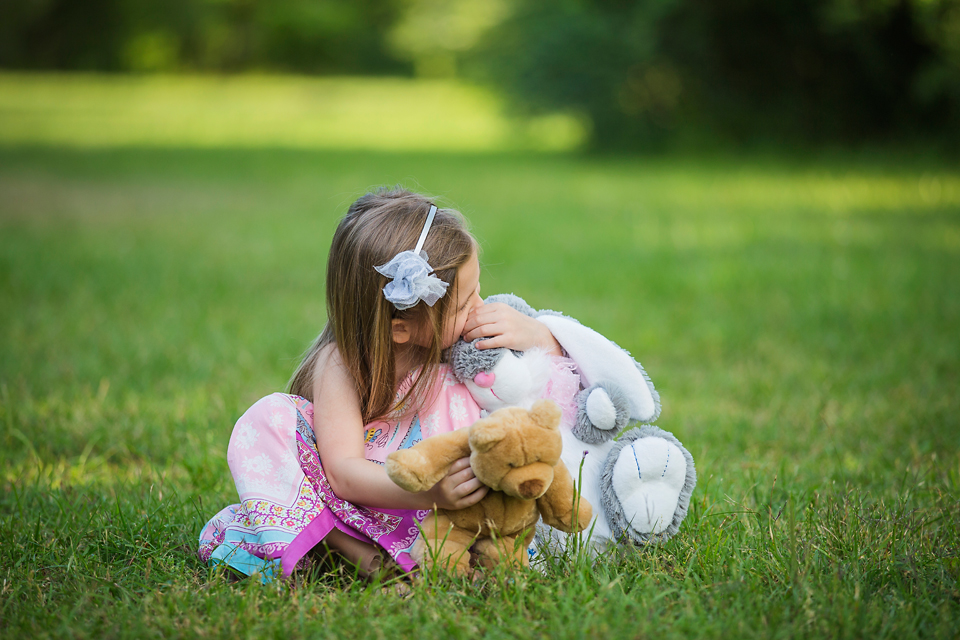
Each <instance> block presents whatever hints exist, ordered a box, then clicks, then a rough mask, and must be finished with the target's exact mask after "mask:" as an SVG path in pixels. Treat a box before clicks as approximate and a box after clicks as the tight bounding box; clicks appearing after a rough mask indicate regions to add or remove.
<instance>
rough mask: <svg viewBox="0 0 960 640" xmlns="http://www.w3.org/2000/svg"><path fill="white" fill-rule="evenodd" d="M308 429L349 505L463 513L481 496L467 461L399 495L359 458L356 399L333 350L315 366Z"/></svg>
mask: <svg viewBox="0 0 960 640" xmlns="http://www.w3.org/2000/svg"><path fill="white" fill-rule="evenodd" d="M313 429H314V432H315V433H316V436H317V451H318V452H319V454H320V461H321V463H322V464H323V470H324V472H325V473H326V476H327V481H328V482H329V483H330V486H331V487H332V488H333V491H334V493H336V494H337V496H339V497H340V498H342V499H343V500H346V501H348V502H352V503H354V504H360V505H364V506H367V507H374V508H381V509H432V508H433V507H434V505H436V506H438V507H440V508H443V509H462V508H464V507H468V506H470V505H472V504H474V503H476V502H478V501H479V500H480V499H481V498H482V497H483V496H484V495H485V494H486V487H484V486H483V485H482V484H481V483H480V481H479V480H477V479H476V478H475V477H474V475H473V470H472V469H471V468H470V459H469V458H462V459H460V460H458V461H457V462H455V463H454V465H453V467H451V469H450V473H449V474H447V476H446V477H445V478H444V479H443V480H441V481H440V482H438V483H437V484H436V485H435V486H434V487H433V488H431V489H429V490H427V491H423V492H421V493H410V492H409V491H404V490H403V489H401V488H400V487H398V486H397V485H395V484H394V483H393V482H392V481H391V480H390V478H388V477H387V472H386V471H385V470H384V468H383V467H381V466H380V465H378V464H377V463H375V462H371V461H370V460H367V459H366V458H364V448H363V418H362V416H361V413H360V398H359V396H358V394H357V390H356V387H355V386H354V382H353V379H352V378H351V376H350V374H349V372H348V371H347V369H346V367H344V365H343V362H342V361H341V360H340V355H339V353H338V352H337V350H336V348H335V347H333V346H330V347H327V348H326V349H325V350H323V351H322V352H321V353H320V354H319V355H318V357H317V361H316V362H315V364H314V384H313Z"/></svg>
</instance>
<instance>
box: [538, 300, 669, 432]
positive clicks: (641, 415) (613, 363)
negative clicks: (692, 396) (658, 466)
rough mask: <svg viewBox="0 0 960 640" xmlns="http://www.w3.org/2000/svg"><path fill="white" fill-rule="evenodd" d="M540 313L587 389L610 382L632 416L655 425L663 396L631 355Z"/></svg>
mask: <svg viewBox="0 0 960 640" xmlns="http://www.w3.org/2000/svg"><path fill="white" fill-rule="evenodd" d="M554 314H555V312H549V311H547V312H540V314H539V315H537V320H539V321H540V322H542V323H543V324H545V325H547V328H548V329H550V332H551V333H552V334H553V337H554V338H556V339H557V342H559V343H560V346H562V347H563V348H564V350H565V351H566V352H567V354H568V355H569V356H570V358H571V359H572V360H573V361H574V362H576V363H577V369H578V370H579V371H580V376H581V378H582V379H583V383H584V386H585V387H589V386H591V385H594V384H596V383H598V382H601V381H604V380H609V381H615V382H616V384H617V385H618V386H619V387H620V388H621V389H622V390H623V391H624V393H625V395H626V397H627V399H628V401H629V405H630V417H631V418H632V419H634V420H637V421H640V422H652V421H654V420H656V418H657V416H658V415H659V414H660V396H659V394H658V393H657V392H656V391H655V390H654V388H653V384H652V383H651V382H650V379H649V377H647V375H646V372H645V371H644V370H643V368H642V367H640V365H639V363H638V362H636V361H635V360H634V359H633V358H632V357H631V356H630V354H628V353H627V352H626V351H624V350H623V349H622V348H621V347H620V346H618V345H617V344H616V343H615V342H612V341H611V340H609V339H607V338H605V337H604V336H602V335H601V334H599V333H597V332H596V331H594V330H593V329H591V328H589V327H586V326H584V325H582V324H580V323H579V322H577V321H576V320H574V319H573V318H568V317H566V316H562V315H554Z"/></svg>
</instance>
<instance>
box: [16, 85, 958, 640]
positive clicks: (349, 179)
mask: <svg viewBox="0 0 960 640" xmlns="http://www.w3.org/2000/svg"><path fill="white" fill-rule="evenodd" d="M142 82H146V81H145V80H140V79H133V80H131V79H127V80H122V79H121V80H108V79H103V78H96V77H69V78H57V77H49V76H0V86H2V87H3V90H2V91H0V445H2V446H0V460H2V466H0V470H2V478H0V580H2V586H0V633H2V635H3V636H5V637H7V636H9V637H45V636H51V637H79V638H86V637H90V638H100V637H121V636H125V637H145V636H158V637H168V636H175V635H187V636H228V635H229V636H239V637H258V638H259V637H281V638H291V637H294V638H296V637H327V636H329V637H335V636H336V637H382V636H385V635H388V634H390V635H398V636H405V635H413V634H422V635H424V636H425V637H445V636H453V637H478V636H487V637H521V638H523V637H550V638H566V637H576V638H579V637H621V636H626V637H685V638H690V637H718V636H729V637H791V636H816V637H820V636H823V637H878V638H880V637H891V638H902V637H943V638H953V637H957V635H958V634H960V418H958V414H960V394H958V393H957V389H958V382H960V169H958V168H957V166H956V165H955V164H951V163H948V162H945V161H938V160H936V159H930V158H923V157H920V158H918V157H913V156H910V155H908V154H906V153H900V154H897V153H886V154H884V155H882V156H879V157H871V156H868V155H853V154H840V155H832V156H820V157H816V158H797V157H791V156H788V155H780V156H746V157H665V158H646V159H644V158H597V157H589V156H579V155H575V154H569V153H567V154H564V153H557V152H556V151H555V149H557V148H567V147H569V145H570V144H572V143H569V141H568V142H563V140H561V138H558V137H557V136H558V135H559V134H555V133H554V134H550V135H551V136H552V137H550V136H547V137H546V138H543V139H544V140H548V141H549V144H547V143H543V144H541V143H539V142H538V143H533V142H530V140H531V139H526V142H523V143H522V144H520V143H518V142H517V138H516V137H514V136H511V135H509V134H503V135H502V137H500V138H497V139H496V140H494V141H492V142H491V141H490V140H489V139H487V138H485V137H484V136H480V137H476V136H473V134H471V135H466V134H464V136H463V137H461V138H457V137H456V135H458V134H456V132H458V131H466V130H468V129H465V128H464V127H461V126H460V124H458V123H462V122H463V121H460V120H457V119H456V118H457V117H461V116H462V117H463V118H466V119H467V120H469V119H470V118H472V119H473V121H475V122H478V121H482V122H486V123H488V125H489V126H491V127H494V128H496V127H507V125H506V124H503V123H504V122H507V120H505V119H504V118H503V117H501V116H499V115H498V113H497V111H496V109H495V105H493V103H490V102H485V100H487V98H482V96H481V94H469V95H472V96H473V98H470V100H473V102H469V103H464V104H466V105H467V106H464V107H463V113H462V114H460V115H456V113H459V112H456V113H455V114H454V115H449V114H448V115H449V118H450V119H449V120H447V119H443V120H442V123H440V124H437V128H439V129H441V130H443V131H449V132H452V133H450V134H449V135H448V136H446V137H443V136H441V137H439V138H436V139H435V140H434V141H432V142H429V143H423V142H422V141H418V140H417V138H418V136H417V135H414V134H415V133H417V132H418V131H421V130H422V131H426V132H429V131H432V130H434V127H433V124H434V123H435V122H437V119H438V118H441V116H438V115H437V114H436V113H434V112H431V113H428V114H427V115H426V116H424V117H420V116H417V115H416V114H414V116H410V117H411V118H413V119H412V120H410V121H409V122H408V125H409V126H408V127H407V130H406V132H405V133H404V134H403V135H402V136H401V135H399V134H398V135H397V136H396V137H395V138H393V139H392V140H393V141H392V142H390V143H385V144H383V145H382V146H381V147H377V145H376V144H374V143H372V142H370V136H369V131H367V128H366V127H365V126H362V123H363V120H362V119H361V120H356V119H355V120H352V121H351V122H352V124H351V122H346V121H344V122H343V123H341V124H340V125H338V127H339V129H338V136H339V137H338V138H336V140H335V141H334V142H329V140H330V139H329V138H328V137H327V136H326V135H325V134H323V133H322V132H319V133H318V131H319V130H311V131H313V132H312V133H310V134H309V136H314V137H313V138H310V137H309V136H307V137H306V139H298V138H297V135H296V133H297V127H296V126H294V124H296V122H298V121H295V122H294V124H290V123H289V122H288V124H287V125H286V128H284V127H283V126H281V125H279V124H276V123H274V124H273V125H271V126H274V127H275V129H274V134H273V137H270V136H266V134H264V135H263V136H261V137H258V136H259V134H258V135H253V134H251V133H250V131H251V130H252V129H251V127H253V125H251V124H250V123H251V122H254V123H255V119H254V120H253V121H252V120H251V119H250V118H253V116H252V115H250V114H256V113H261V112H263V111H262V110H267V112H269V113H274V114H282V113H283V108H281V107H278V106H269V105H263V104H260V103H258V102H257V100H258V99H259V98H258V97H257V96H258V95H261V93H258V92H257V91H253V90H247V89H244V88H243V87H244V86H247V85H242V79H240V80H236V81H235V82H240V83H241V85H242V86H241V89H238V90H237V91H238V92H239V93H240V94H242V95H244V96H247V97H246V98H243V99H244V100H247V101H248V102H247V103H245V104H247V106H246V107H244V109H246V110H247V111H245V112H244V113H246V114H247V115H243V114H241V115H239V116H236V118H237V119H236V121H235V122H233V124H231V123H229V122H228V123H222V125H223V126H222V128H221V129H219V130H217V131H216V132H215V134H216V135H213V134H210V133H209V130H208V129H207V128H205V127H194V128H190V127H188V126H186V125H184V124H183V123H184V122H187V121H188V120H189V118H184V117H181V116H182V115H183V114H182V113H180V114H179V115H178V114H177V113H173V114H172V115H169V114H168V115H167V116H164V117H166V118H168V121H167V125H164V126H165V127H166V129H164V130H165V131H167V132H168V133H167V134H165V135H164V136H161V135H160V134H149V135H148V134H143V135H139V134H137V131H138V130H139V128H140V127H139V125H137V124H136V123H139V122H145V123H149V122H155V120H152V119H151V118H150V117H148V116H145V115H143V113H140V115H136V116H135V117H134V116H133V115H130V113H132V112H133V111H137V110H138V109H141V107H140V106H137V105H142V104H145V103H144V102H142V101H141V102H138V100H140V98H137V97H135V94H136V87H137V86H139V85H138V83H142ZM216 82H219V81H216V80H212V79H206V80H205V79H202V78H193V79H187V80H185V81H184V83H178V82H176V81H175V79H163V80H162V82H161V81H160V80H158V81H156V82H154V84H153V85H151V86H152V87H153V88H152V89H151V90H153V91H155V92H157V93H156V96H159V97H157V98H156V100H158V101H160V102H161V103H163V100H166V101H167V102H166V103H163V104H168V105H171V106H170V109H173V110H174V111H176V109H178V108H183V109H186V110H190V111H195V112H197V114H198V115H197V116H196V120H197V121H199V122H208V123H216V122H218V118H217V114H218V113H220V112H221V109H222V105H221V103H219V102H217V101H216V100H213V99H211V100H213V101H212V102H208V101H206V100H205V99H201V97H197V96H203V95H213V96H217V95H221V94H219V93H218V91H217V87H216V86H212V85H214V84H215V83H216ZM257 82H266V83H268V84H269V83H274V85H276V87H279V88H276V87H275V88H274V89H271V90H270V91H269V92H263V95H266V96H274V95H277V94H283V95H287V94H291V93H294V92H295V90H297V89H298V88H302V86H303V84H304V82H306V81H304V80H300V79H286V80H284V79H258V80H257ZM331 82H333V81H331ZM342 82H344V83H346V85H342V86H341V85H336V83H335V82H334V84H333V85H330V86H334V87H337V86H340V88H341V89H342V88H343V87H344V86H351V85H350V82H354V81H350V80H344V81H342ZM164 83H166V85H164ZM284 83H286V84H284ZM361 84H362V85H363V86H364V87H367V89H365V91H366V93H363V92H360V93H361V94H362V95H359V94H356V93H353V94H351V93H349V91H346V90H344V91H342V92H341V93H340V94H338V95H341V96H342V95H349V96H350V97H349V101H348V102H349V104H341V103H337V104H339V105H340V106H339V107H336V108H337V109H340V110H341V111H349V108H348V107H351V105H353V106H356V105H357V104H359V105H360V106H361V107H363V108H369V109H374V107H376V106H377V105H378V104H380V103H381V102H382V101H383V100H384V97H383V96H384V95H386V96H393V98H391V100H396V101H402V99H403V98H404V97H407V96H409V94H410V92H412V91H414V90H415V89H416V86H414V85H412V84H410V83H407V84H403V83H401V85H396V86H394V85H391V84H390V82H384V83H383V84H382V85H377V84H376V83H375V82H372V81H365V83H361ZM107 85H109V90H105V89H104V88H103V87H104V86H107ZM38 86H42V87H44V89H43V90H42V91H38V90H37V87H38ZM164 86H166V87H167V88H166V89H163V87H164ZM311 86H313V85H311ZM326 86H327V85H324V87H326ZM431 86H433V89H429V87H428V88H427V89H429V90H433V91H437V92H440V93H442V92H444V91H446V92H448V93H449V92H451V91H452V92H456V91H459V90H461V89H462V88H457V87H453V88H451V87H449V86H445V85H431ZM158 87H159V88H158ZM327 88H329V87H327ZM466 91H467V93H469V91H472V90H466ZM177 92H181V93H177ZM191 92H192V93H191ZM284 92H287V93H284ZM331 92H332V93H334V94H336V91H332V90H331ZM391 92H392V93H391ZM185 94H189V95H192V96H194V97H193V98H190V99H186V98H183V97H182V95H185ZM137 95H140V94H137ZM358 95H359V97H358ZM438 95H439V93H438ZM458 95H459V94H458ZM464 95H466V94H464ZM78 96H79V97H78ZM105 96H106V97H105ZM164 96H166V97H164ZM178 96H180V97H178ZM371 96H372V97H371ZM477 96H480V97H477ZM81 98H82V99H83V100H81V102H82V101H84V100H85V101H86V102H84V104H85V105H86V106H84V107H83V109H84V110H86V111H87V112H89V113H91V114H93V115H91V116H90V117H89V118H88V119H86V120H84V119H83V118H77V117H76V113H77V112H76V110H75V109H73V107H70V105H73V104H76V103H77V100H80V99H81ZM481 98H482V99H481ZM152 100H153V99H151V101H147V102H151V103H152ZM191 100H192V101H191ZM264 100H266V98H264ZM331 100H333V98H331ZM341 100H346V98H341ZM268 102H269V100H268ZM281 102H282V101H277V104H281ZM208 104H213V105H214V106H209V107H208V106H204V105H208ZM282 104H286V103H282ZM282 104H281V106H282ZM130 105H132V106H130ZM184 105H186V106H184ZM258 105H260V106H258ZM128 106H129V108H128ZM334 106H336V105H334ZM334 106H331V107H329V108H330V109H334ZM270 109H274V111H269V110H270ZM361 110H362V109H361ZM107 111H109V112H110V113H111V114H113V115H110V116H103V115H102V114H103V113H104V112H107ZM41 112H42V113H43V114H44V115H42V116H41V115H38V114H41ZM310 113H312V112H310ZM310 113H307V115H305V116H303V117H304V118H306V119H307V120H310V119H311V118H313V116H312V115H310ZM98 114H100V115H98ZM117 114H119V115H117ZM124 114H127V115H124ZM282 117H283V116H282V115H275V118H281V119H282ZM296 117H300V116H296ZM136 118H143V119H142V120H137V119H136ZM275 118H274V119H275ZM290 118H294V116H290ZM418 118H419V119H418ZM274 119H271V118H267V120H268V121H271V122H273V121H274ZM161 120H162V118H161ZM174 121H176V122H180V124H176V122H174ZM311 121H312V120H311ZM558 121H559V120H558ZM131 122H133V123H134V124H133V125H131V124H130V123H131ZM170 122H174V124H170ZM24 123H26V124H24ZM30 123H32V124H30ZM90 123H93V124H90ZM491 123H492V124H491ZM497 123H499V124H497ZM211 126H212V125H211ZM531 126H534V125H533V124H530V123H525V124H524V123H520V124H517V123H516V122H514V123H513V124H510V125H509V127H520V128H521V129H522V128H523V127H531ZM537 126H539V125H537ZM564 126H566V125H564ZM30 127H33V128H32V129H31V128H30ZM178 127H179V128H178ZM509 127H508V128H507V129H502V130H511V129H509ZM253 128H254V129H255V127H253ZM158 130H159V129H158ZM512 130H517V129H512ZM191 131H192V132H193V133H191ZM205 131H206V133H205ZM31 132H32V133H31ZM51 132H53V133H51ZM171 132H172V133H171ZM231 132H232V133H231ZM208 134H209V135H208ZM425 135H426V134H425ZM405 140H406V141H405ZM437 140H439V142H438V141H437ZM478 140H481V142H482V143H481V142H478ZM557 140H560V142H557ZM538 145H540V146H538ZM564 145H567V147H564ZM546 149H554V150H552V151H547V150H546ZM394 183H402V184H404V185H406V186H409V187H411V188H415V189H420V190H423V191H426V192H429V193H433V194H437V195H439V196H442V197H443V198H444V199H445V200H446V201H447V202H449V203H452V204H454V205H456V206H458V207H459V208H460V209H461V210H462V211H463V212H464V213H465V214H466V215H467V217H468V218H469V219H470V221H471V224H472V227H473V230H474V232H475V234H476V235H477V237H478V238H479V240H480V241H481V243H482V245H483V256H482V260H481V261H482V264H483V276H482V280H481V282H482V285H483V292H484V294H491V293H496V292H515V293H517V294H519V295H522V296H523V297H525V298H526V299H527V300H528V301H529V302H531V304H533V305H534V306H536V307H540V308H553V309H558V310H562V311H564V312H565V313H567V314H568V315H571V316H574V317H576V318H578V319H580V320H581V321H582V322H584V323H585V324H587V325H588V326H591V327H593V328H595V329H597V330H598V331H600V332H601V333H603V334H605V335H607V336H608V337H610V338H611V339H613V340H615V341H617V342H618V343H619V344H620V345H622V346H623V347H625V348H627V349H628V350H630V351H631V352H632V353H633V354H634V356H635V357H636V358H637V359H638V360H640V361H641V362H642V363H643V364H644V366H645V368H646V369H647V371H648V372H649V373H650V375H651V377H652V379H653V381H654V383H655V384H656V386H657V388H658V390H659V391H660V394H661V396H662V399H663V407H664V408H663V414H662V416H661V418H660V419H659V421H658V425H659V426H660V427H661V428H663V429H666V430H668V431H671V432H673V433H674V434H675V435H676V436H677V437H678V438H679V439H680V440H681V441H682V442H683V443H684V444H685V446H686V447H687V448H688V449H689V450H690V451H691V453H692V454H693V456H694V458H695V460H696V463H697V470H698V476H699V482H698V486H697V489H696V490H695V492H694V496H693V502H692V508H691V513H690V515H689V517H688V518H687V520H686V521H685V523H684V524H683V526H682V527H681V530H680V533H679V534H678V535H677V536H676V537H675V538H674V539H673V540H671V541H669V542H667V543H665V544H663V545H660V546H658V547H651V548H644V549H637V550H633V549H628V550H626V552H625V553H624V554H622V555H620V556H618V557H614V556H611V557H607V558H604V559H602V560H601V561H599V562H597V563H596V564H594V565H590V564H589V563H586V562H584V561H582V560H581V561H578V560H576V559H571V560H570V561H569V562H567V563H565V564H563V565H561V566H560V567H559V568H557V569H556V570H553V571H551V572H550V573H549V574H548V575H545V576H544V575H540V574H538V573H529V574H516V575H502V574H497V575H493V576H491V577H489V578H487V579H485V580H482V581H480V582H478V583H476V584H468V583H461V582H456V581H450V580H440V581H432V582H425V583H420V584H418V585H416V586H415V588H414V592H413V595H412V597H409V598H406V599H404V598H400V597H397V596H396V595H394V594H393V593H392V592H384V591H383V590H381V589H380V588H379V587H371V586H369V585H366V584H363V583H360V582H357V581H355V580H352V579H351V578H350V577H349V576H345V575H340V574H337V573H335V572H334V573H329V574H320V575H313V576H309V577H306V578H304V579H301V580H298V581H296V582H294V583H290V584H286V585H267V586H263V585H260V584H259V583H257V582H255V581H246V582H240V583H231V582H229V581H227V580H225V579H224V577H223V576H221V575H218V574H215V573H212V572H210V571H209V570H208V569H207V568H205V567H204V566H202V565H201V564H200V562H199V560H197V558H196V555H195V547H196V536H197V534H198V532H199V529H200V527H201V525H202V524H203V523H204V522H205V521H206V519H207V518H208V517H209V516H210V515H212V514H213V513H214V512H215V511H217V510H219V508H221V507H222V506H223V505H225V504H227V503H228V502H230V501H232V500H233V499H234V498H235V496H236V490H235V488H234V487H233V484H232V481H231V478H230V476H229V472H228V469H227V464H226V445H227V441H228V438H229V436H230V431H231V429H232V426H233V423H234V422H235V420H236V419H237V418H238V417H239V415H240V414H241V413H242V412H243V411H244V410H245V409H246V407H247V406H249V405H250V404H251V403H252V402H253V401H255V400H256V399H257V398H259V397H261V396H263V395H266V394H268V393H270V392H273V391H276V390H280V389H282V388H283V387H284V385H285V383H286V381H287V378H288V377H289V375H290V374H291V373H292V371H293V369H294V367H295V366H296V364H297V362H298V358H299V355H300V354H301V352H302V351H303V350H304V349H305V348H306V347H307V345H308V344H309V342H310V341H311V340H312V338H313V337H314V336H315V335H316V333H317V332H318V331H319V330H320V328H321V327H322V323H323V319H324V306H323V265H324V262H325V253H326V249H327V246H328V244H329V239H330V235H331V233H332V230H333V228H334V226H335V224H336V221H337V219H338V217H339V216H340V215H341V214H342V213H343V211H344V210H345V208H346V206H347V205H348V204H349V203H350V202H351V201H352V200H353V199H354V198H355V197H356V196H357V195H359V194H361V193H362V192H363V191H364V190H365V189H366V188H368V187H371V186H375V185H382V184H394Z"/></svg>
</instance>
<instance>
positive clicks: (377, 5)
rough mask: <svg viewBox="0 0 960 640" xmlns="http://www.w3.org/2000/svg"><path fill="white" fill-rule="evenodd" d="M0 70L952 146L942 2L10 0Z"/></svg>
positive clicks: (730, 133)
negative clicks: (397, 96)
mask: <svg viewBox="0 0 960 640" xmlns="http://www.w3.org/2000/svg"><path fill="white" fill-rule="evenodd" d="M0 69H6V70H44V71H51V70H57V71H86V72H125V73H135V74H156V73H162V74H180V73H189V74H198V73H200V74H237V73H244V72H255V73H258V74H265V73H276V72H280V73H295V74H307V75H320V76H325V77H329V76H343V75H351V76H377V77H383V76H392V77H399V78H413V77H416V78H432V79H451V78H460V79H467V80H470V81H473V82H477V83H480V84H482V85H483V86H485V87H488V88H490V89H492V90H494V91H495V92H496V93H497V95H498V96H499V97H502V98H503V99H504V100H505V101H506V106H507V107H508V108H509V109H510V110H511V112H513V113H520V114H527V115H529V114H539V115H543V114H564V115H567V116H569V117H571V118H573V119H574V121H575V122H574V123H573V124H571V123H565V124H558V123H553V126H554V127H559V128H560V129H561V130H562V132H561V133H560V134H559V135H561V137H564V136H565V139H564V140H562V141H560V142H556V143H554V144H560V145H561V146H563V145H570V144H574V143H580V142H582V143H585V144H587V145H589V146H591V147H593V148H597V149H618V150H630V151H638V150H639V151H644V150H655V149H663V148H671V147H683V148H689V147H704V146H709V147H726V146H727V145H733V146H741V145H745V144H747V145H758V144H760V145H769V144H772V143H789V144H793V145H802V146H810V145H824V144H826V145H831V146H836V145H841V146H849V145H854V144H863V143H868V142H874V143H877V142H883V143H888V142H890V141H903V140H909V141H917V140H920V141H923V143H924V144H926V145H933V146H935V147H937V148H951V149H956V145H957V140H958V135H960V134H958V131H960V2H958V1H957V0H875V1H870V2H863V1H859V0H781V1H779V2H764V1H762V0H717V1H711V2H708V1H705V0H644V1H639V2H638V1H631V0H560V1H558V2H537V1H536V0H450V1H447V2H444V1H440V0H170V1H166V0H89V1H81V0H15V1H10V2H5V3H3V5H2V7H0ZM273 99H274V100H281V99H282V97H280V96H274V97H273ZM546 126H547V127H548V128H549V126H550V125H549V124H547V125H546ZM571 129H575V130H581V129H582V131H580V134H579V137H578V135H577V134H576V133H572V132H571V131H570V130H571Z"/></svg>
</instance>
